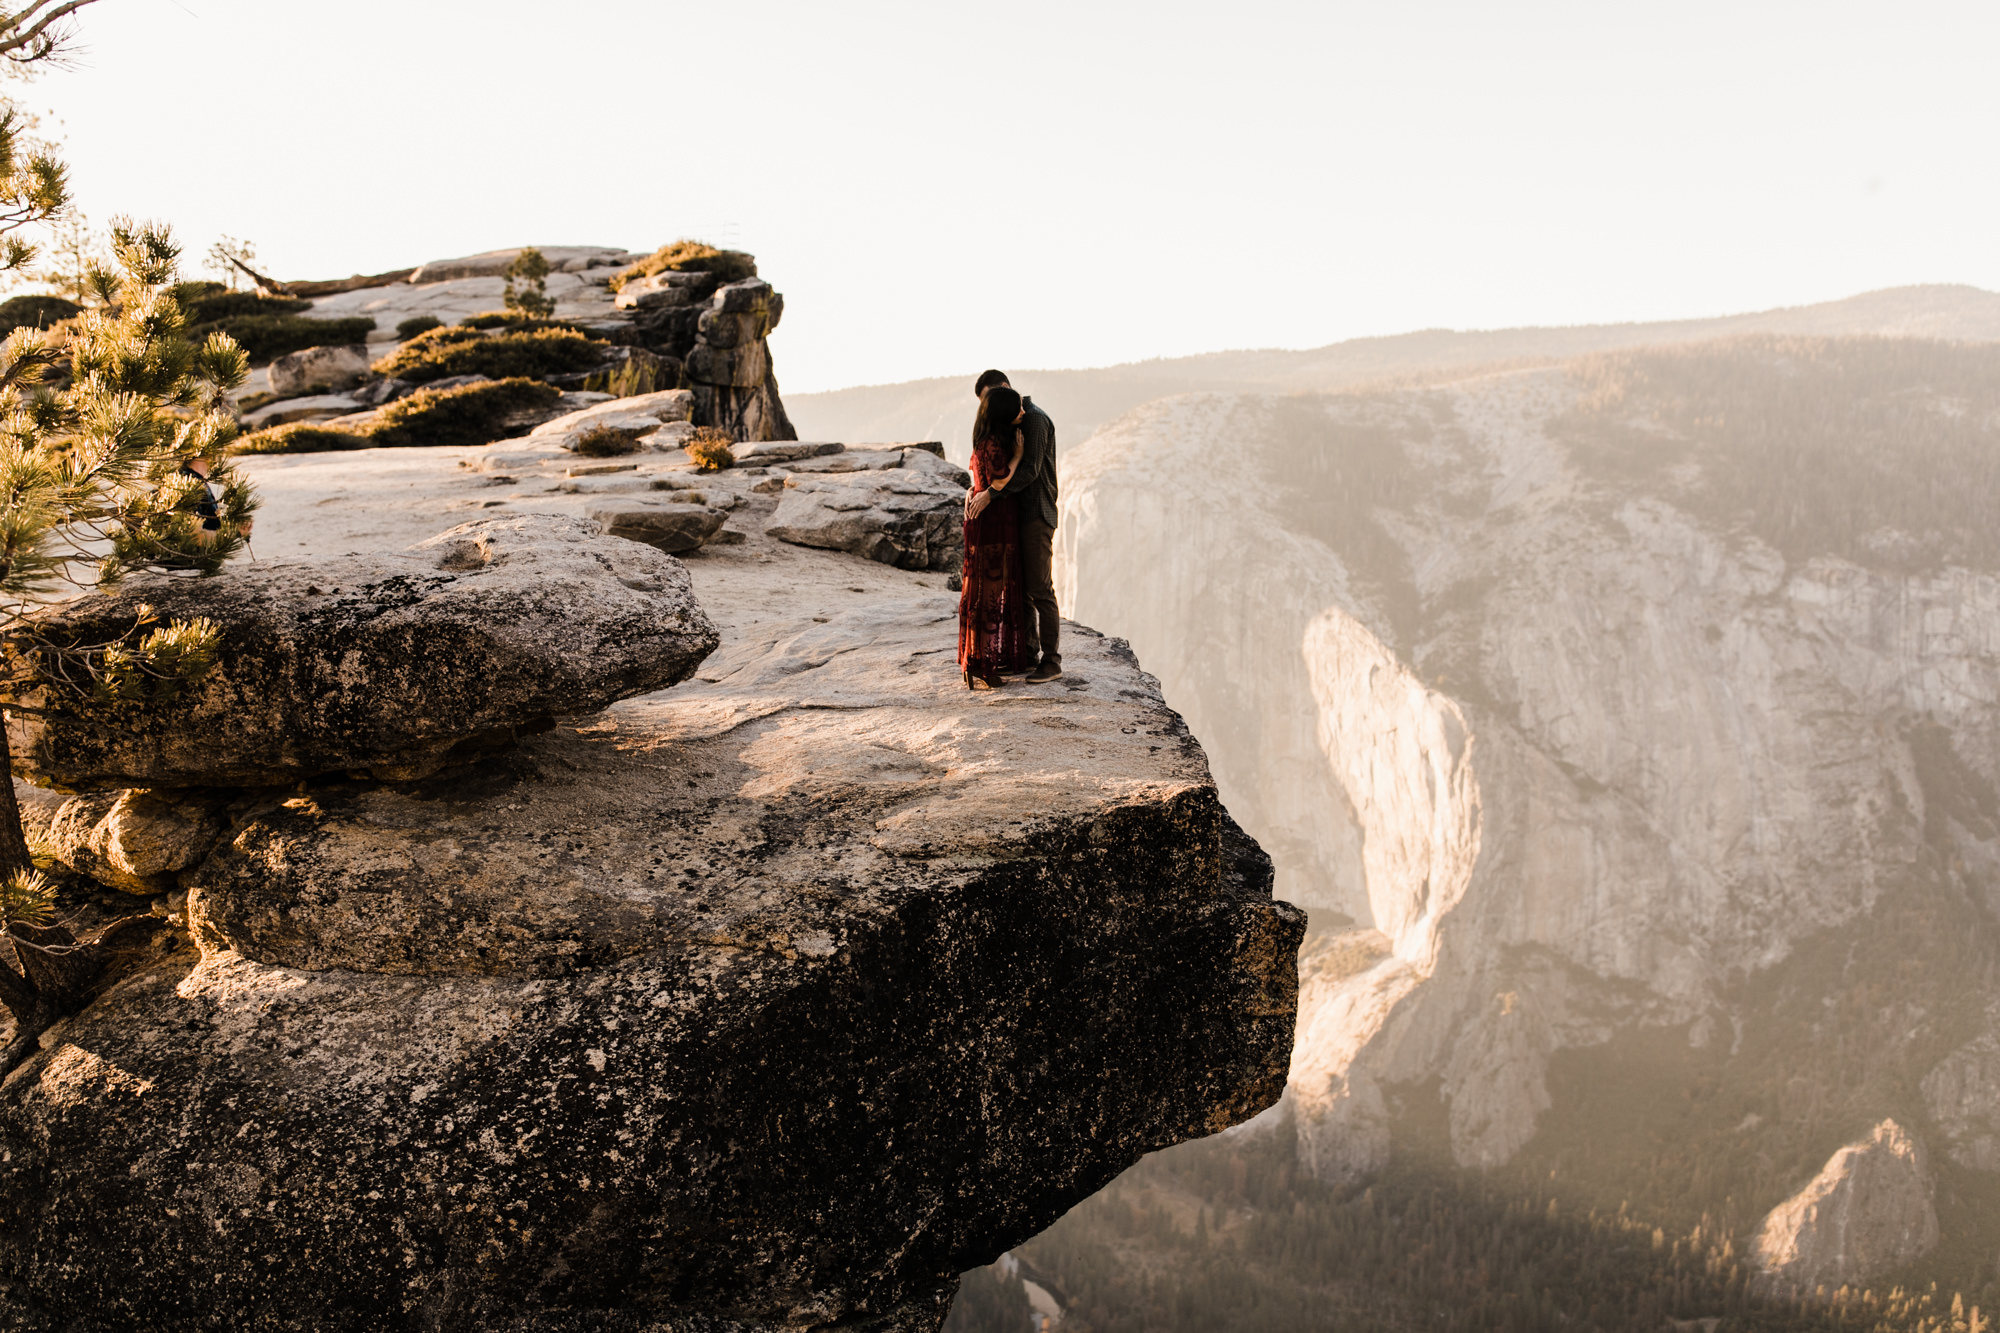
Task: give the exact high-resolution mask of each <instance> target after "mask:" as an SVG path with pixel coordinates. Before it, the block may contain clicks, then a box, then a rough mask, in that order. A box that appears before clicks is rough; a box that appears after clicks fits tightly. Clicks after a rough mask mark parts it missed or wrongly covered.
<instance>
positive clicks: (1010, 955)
mask: <svg viewBox="0 0 2000 1333" xmlns="http://www.w3.org/2000/svg"><path fill="white" fill-rule="evenodd" d="M267 471H268V474H269V475H270V476H271V477H272V478H273V479H274V483H273V505H272V509H273V511H275V512H277V513H280V514H282V513H285V512H286V505H287V504H288V503H289V501H288V500H287V497H286V493H285V489H284V485H283V479H284V477H286V476H287V475H290V474H289V472H288V470H286V469H283V468H271V469H267ZM443 482H444V483H450V484H452V485H456V484H457V483H456V481H455V480H454V479H453V478H452V477H451V476H450V475H449V463H447V468H446V470H445V474H444V476H443ZM383 484H384V485H400V484H401V483H400V482H396V483H383ZM755 498H756V499H757V500H758V501H760V502H761V503H762V506H763V507H762V508H761V509H760V510H758V513H759V514H761V515H763V516H768V514H769V513H770V511H771V502H770V500H769V498H768V497H765V496H762V495H758V496H756V497H755ZM321 512H324V511H321ZM294 530H295V531H300V532H304V531H308V530H309V529H306V528H304V527H303V526H301V527H299V528H296V529H294ZM630 545H631V546H632V549H633V551H634V552H637V553H638V554H640V555H641V556H644V557H646V558H649V559H665V558H664V557H658V556H656V555H655V553H653V552H651V551H650V550H648V549H647V548H645V547H644V546H642V545H639V544H638V543H631V544H630ZM692 561H693V563H694V564H695V565H696V566H697V568H696V569H695V571H694V581H695V583H696V585H697V588H698V591H699V593H700V598H701V603H702V605H703V606H704V607H709V608H713V610H714V614H715V618H716V620H717V622H718V623H719V625H720V626H721V630H722V639H723V642H722V646H721V648H720V649H719V650H718V651H716V652H715V653H714V654H712V655H710V656H709V657H708V658H707V660H706V661H704V662H703V663H702V665H701V667H700V668H699V674H698V675H697V676H695V677H694V678H692V679H690V680H688V681H686V682H685V683H683V684H682V685H680V686H679V687H677V688H675V689H672V690H668V691H664V692H661V693H657V694H652V695H648V696H645V697H642V698H637V699H632V700H628V701H625V702H621V703H618V704H616V705H614V706H613V707H611V708H609V709H608V710H605V711H604V712H602V713H599V714H596V715H594V716H591V717H587V718H582V719H572V720H570V721H569V722H568V723H567V724H565V725H562V726H559V727H557V728H556V729H554V730H552V731H549V732H546V733H543V734H540V735H537V736H534V737H531V738H529V739H527V740H526V741H524V742H522V743H521V744H520V745H519V746H518V747H517V748H514V749H512V750H509V751H506V752H504V753H502V754H500V755H498V756H495V757H490V758H487V759H485V760H482V761H481V762H479V763H476V764H473V765H470V766H456V767H452V768H449V769H447V770H446V771H443V772H441V773H439V774H437V775H434V776H432V777H430V778H428V779H425V780H423V781H415V782H400V783H381V782H365V781H351V780H341V779H333V780H327V781H322V782H318V783H308V784H304V785H294V786H289V787H286V788H280V789H276V790H271V791H268V792H265V793H262V794H261V795H260V794H258V793H241V794H239V795H238V797H237V800H236V802H235V804H233V805H232V806H231V819H232V823H231V825H230V827H229V829H228V830H227V831H226V832H225V834H224V837H223V841H222V842H221V843H220V845H219V846H218V847H217V848H216V850H215V851H214V852H213V854H212V855H210V856H209V857H208V858H207V859H206V860H205V861H204V862H203V863H202V864H200V865H198V866H196V867H195V868H194V869H192V870H190V871H186V872H183V873H182V881H183V882H184V883H185V884H186V885H187V887H188V893H187V898H186V901H185V904H184V906H182V905H181V904H180V903H179V900H178V899H176V898H173V897H171V896H168V897H164V898H162V899H160V900H157V901H160V902H161V903H162V904H163V906H164V910H168V911H176V912H180V913H181V915H179V916H178V917H177V921H178V922H180V923H183V924H185V925H186V927H187V928H188V929H189V930H190V932H191V936H192V941H193V942H192V943H190V944H188V945H187V946H185V947H183V948H182V949H181V950H180V951H179V952H177V953H175V954H174V955H173V956H171V957H170V958H169V959H167V960H166V961H165V962H163V963H160V964H158V965H156V966H153V967H152V968H150V969H149V970H146V971H143V972H141V973H139V974H137V975H135V976H133V977H131V978H129V979H127V980H125V981H123V982H121V983H120V984H118V985H117V986H116V987H114V988H113V989H112V990H111V991H110V992H109V993H108V994H106V995H105V996H103V997H102V998H101V999H100V1000H99V1001H97V1002H96V1003H95V1004H93V1005H92V1006H91V1007H90V1008H89V1009H87V1010H86V1011H85V1012H83V1013H82V1014H80V1015H78V1016H76V1017H75V1018H73V1019H71V1020H68V1021H66V1022H65V1023H62V1024H60V1025H59V1026H57V1027H56V1028H53V1029H51V1030H50V1031H49V1032H48V1033H47V1034H46V1035H45V1036H44V1039H43V1042H42V1051H41V1053H40V1054H38V1055H36V1056H35V1057H33V1058H31V1059H30V1060H29V1061H28V1062H27V1063H26V1064H24V1065H23V1066H21V1067H20V1068H19V1069H18V1070H16V1071H15V1072H14V1073H13V1074H12V1075H11V1076H10V1077H9V1078H8V1080H7V1081H6V1083H5V1084H4V1087H3V1088H0V1199H4V1200H5V1201H6V1207H5V1218H4V1225H0V1307H4V1309H5V1310H6V1312H7V1314H8V1315H9V1317H10V1318H11V1319H12V1320H13V1321H14V1326H16V1327H22V1328H29V1329H47V1330H57V1329H63V1330H67V1329H82V1328H105V1329H110V1328H118V1329H182V1328H188V1327H216V1328H245V1327H255V1328H268V1329H296V1330H306V1329H311V1330H315V1333H318V1331H320V1330H331V1329H356V1330H360V1329H367V1330H378V1329H412V1330H414V1329H423V1330H474V1329H477V1330H485V1329H494V1328H505V1329H510V1330H522V1331H525V1330H556V1329H564V1330H568V1329H581V1328H590V1329H605V1330H633V1331H634V1333H636V1331H637V1330H640V1329H659V1328H667V1329H673V1330H689V1331H691V1330H697V1329H699V1330H705V1331H709V1333H755V1331H757V1330H777V1329H785V1330H799V1331H801V1333H803V1330H806V1329H809V1328H813V1329H817V1328H828V1327H838V1328H856V1329H859V1328H868V1329H875V1330H880V1331H881V1333H894V1331H895V1330H909V1331H910V1333H916V1331H918V1330H924V1331H926V1333H929V1331H931V1330H935V1329H936V1327H937V1325H938V1323H939V1322H940V1321H941V1320H942V1318H943V1316H944V1312H945V1309H946V1308H947V1306H948V1303H949V1299H950V1294H951V1291H952V1289H953V1287H954V1285H955V1282H956V1274H957V1273H958V1272H960V1271H962V1270H964V1269H966V1268H969V1267H972V1266H974V1265H977V1264H981V1263H986V1262H990V1261H991V1260H992V1259H993V1258H994V1257H995V1256H996V1255H997V1254H998V1253H999V1252H1001V1251H1002V1250H1004V1249H1006V1248H1008V1247H1010V1246H1012V1245H1015V1244H1018V1243H1019V1242H1020V1241H1022V1240H1024V1239H1025V1238H1027V1237H1028V1236H1030V1235H1032V1234H1034V1233H1035V1232H1037V1231H1039V1230H1040V1229H1041V1228H1043V1227H1045V1226H1046V1225H1048V1224H1049V1223H1050V1222H1051V1221H1053V1220H1054V1219H1055V1218H1057V1217H1058V1216H1060V1215H1061V1214H1062V1213H1063V1212H1064V1211H1065V1210H1066V1209H1067V1208H1069V1207H1070V1206H1071V1205H1073V1204H1074V1203H1076V1202H1077V1201H1079V1200H1081V1199H1082V1198H1084V1197H1086V1196H1087V1195H1089V1194H1090V1193H1092V1192H1094V1191H1095V1190H1096V1189H1098V1188H1099V1187H1101V1186H1102V1185H1103V1184H1104V1183H1105V1182H1106V1181H1108V1180H1109V1179H1111V1178H1112V1177H1113V1176H1115V1175H1116V1174H1117V1173H1118V1172H1119V1171H1121V1170H1123V1169H1124V1168H1125V1167H1126V1166H1127V1165H1129V1164H1130V1163H1131V1162H1133V1161H1135V1160H1136V1159H1137V1158H1138V1157H1139V1156H1140V1155H1142V1154H1143V1153H1145V1152H1147V1151H1149V1150H1151V1149H1153V1148H1156V1147H1159V1146H1162V1145H1165V1144H1169V1143H1173V1142H1177V1141H1180V1140H1183V1139H1187V1138H1190V1137H1195V1136H1200V1135H1205V1134H1208V1133H1212V1132H1214V1131H1216V1130H1219V1129H1222V1128H1225V1127H1227V1126H1229V1125H1232V1124H1235V1123H1237V1122H1239V1121H1242V1120H1244V1119H1247V1118H1249V1117H1250V1116H1253V1115H1254V1114H1256V1113H1257V1112H1259V1111H1260V1110H1262V1109H1263V1108H1265V1107H1267V1106H1269V1105H1271V1104H1273V1103H1274V1102H1275V1101H1276V1100H1277V1099H1278V1097H1279V1095H1280V1092H1281V1090H1282V1087H1283V1082H1284V1077H1285V1071H1286V1065H1287V1058H1288V1052H1289V1050H1290V1047H1291V1038H1292V1021H1293V1014H1294V1006H1295V1002H1296V970H1295V961H1294V956H1295V951H1296V948H1297V945H1298V941H1299V938H1300V936H1301V933H1302V931H1303V920H1302V916H1301V914H1300V913H1298V912H1297V911H1296V910H1295V909H1292V908H1290V907H1288V906H1286V905H1285V904H1283V903H1276V902H1273V901H1272V898H1271V893H1270V875H1269V864H1268V861H1266V860H1265V858H1264V857H1263V856H1262V854H1261V852H1259V851H1258V849H1257V848H1256V846H1255V844H1253V843H1251V842H1249V840H1248V839H1247V838H1244V837H1243V836H1242V835H1241V834H1240V832H1238V831H1236V829H1235V827H1234V825H1233V824H1232V823H1231V822H1230V820H1229V818H1228V816H1227V815H1226V814H1225V813H1224V811H1223V810H1222V807H1221V805H1220V804H1219V802H1218V801H1217V799H1216V794H1215V788H1214V785H1213V783H1212V781H1211V779H1210V777H1209V774H1208V768H1207V764H1206V761H1205V759H1204V756H1203V754H1202V751H1201V749H1200V747H1199V746H1198V745H1197V744H1196V742H1195V740H1194V738H1193V737H1192V736H1191V735H1190V734H1189V733H1188V731H1187V729H1186V728H1185V727H1184V726H1183V725H1182V724H1181V722H1180V719H1179V718H1178V716H1177V715H1175V714H1174V713H1173V712H1171V711H1170V710H1168V709H1167V708H1166V707H1165V706H1164V705H1163V704H1162V703H1161V701H1160V697H1159V692H1158V686H1157V682H1155V681H1154V680H1153V679H1152V678H1151V677H1150V676H1148V675H1147V674H1146V673H1144V672H1143V671H1141V670H1140V668H1139V665H1138V663H1137V662H1136V661H1135V660H1134V659H1133V657H1132V655H1131V653H1130V652H1129V650H1127V649H1126V647H1125V646H1124V645H1123V644H1122V643H1121V642H1119V641H1116V640H1108V639H1105V638H1103V637H1101V636H1099V635H1096V634H1095V633H1093V632H1091V631H1088V630H1085V629H1082V628H1080V627H1072V629H1071V631H1070V632H1071V639H1070V641H1069V642H1068V643H1067V644H1066V653H1065V657H1066V667H1067V674H1066V675H1065V677H1064V679H1063V680H1062V681H1061V682H1059V683H1057V684H1055V685H1051V686H1048V687H1039V688H1036V689H1033V690H1030V689H1028V688H1026V687H1020V686H1016V687H1013V688H1010V689H1008V690H1003V691H996V692H990V693H989V692H981V693H977V694H975V693H972V692H969V691H967V690H965V689H964V687H963V685H962V683H961V682H960V680H959V678H958V675H957V672H956V670H955V662H954V660H953V655H952V648H953V645H954V644H955V615H954V610H953V605H954V603H953V599H952V598H951V597H950V595H949V594H947V593H945V592H944V591H943V590H942V588H941V587H939V586H937V585H938V584H941V583H942V579H941V578H940V577H938V576H935V575H933V576H930V577H929V578H928V579H927V578H925V577H923V576H922V575H919V574H915V573H911V572H907V571H902V570H896V569H891V568H889V567H886V566H883V565H879V564H874V563H872V562H869V561H866V560H864V559H860V558H858V557H853V556H847V555H838V554H828V553H824V552H812V551H804V550H801V549H799V548H795V547H788V546H785V545H784V544H782V543H777V542H774V541H772V540H770V539H769V538H766V537H765V536H763V534H762V533H761V531H758V532H756V533H754V534H753V536H752V537H751V538H750V539H749V540H747V541H746V542H744V543H742V544H739V545H734V546H731V547H728V548H724V549H723V550H721V551H719V552H717V553H715V554H713V555H709V554H703V555H701V556H698V557H693V558H692Z"/></svg>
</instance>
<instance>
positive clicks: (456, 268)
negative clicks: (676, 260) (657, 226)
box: [408, 245, 644, 286]
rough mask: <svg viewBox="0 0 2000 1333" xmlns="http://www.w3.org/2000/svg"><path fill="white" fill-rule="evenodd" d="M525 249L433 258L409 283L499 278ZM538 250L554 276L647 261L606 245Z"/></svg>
mask: <svg viewBox="0 0 2000 1333" xmlns="http://www.w3.org/2000/svg"><path fill="white" fill-rule="evenodd" d="M525 248H526V247H524V246H518V245H517V246H515V247H513V248H512V249H508V250H487V251H484V252H483V253H480V254H476V255H465V256H462V257H461V258H458V259H433V260H431V261H430V262H429V263H427V264H423V265H420V266H419V267H418V268H417V270H416V271H415V272H413V273H411V274H410V276H409V279H408V281H409V282H410V284H411V285H412V286H422V285H425V284H428V283H433V282H450V281H452V280H453V279H456V278H497V277H500V276H501V275H503V274H504V273H506V271H507V266H508V265H509V264H512V263H513V262H514V261H515V260H516V259H517V258H519V257H520V254H521V251H522V250H523V249H525ZM536 248H537V249H538V250H540V251H541V254H542V258H543V259H546V260H547V261H548V262H549V270H550V272H551V273H585V272H588V271H589V270H591V269H608V270H611V271H613V272H616V271H617V270H618V269H621V268H623V267H625V266H626V265H627V264H630V263H632V262H634V261H635V260H638V259H642V258H644V256H643V255H636V254H633V253H631V252H630V251H626V250H620V249H618V248H617V247H615V246H605V245H544V246H537V247H536Z"/></svg>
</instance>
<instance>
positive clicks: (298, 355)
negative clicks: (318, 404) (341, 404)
mask: <svg viewBox="0 0 2000 1333" xmlns="http://www.w3.org/2000/svg"><path fill="white" fill-rule="evenodd" d="M374 362H375V358H374V357H372V356H370V355H369V354H368V348H367V345H366V344H364V343H352V344H349V345H345V346H338V347H308V348H306V349H305V350H304V351H302V352H289V353H287V354H286V355H284V356H281V357H279V358H278V359H277V360H276V361H273V362H272V363H271V392H272V393H275V394H277V395H278V396H280V397H282V398H292V397H296V396H298V395H300V394H307V393H311V392H313V391H314V389H315V387H316V386H317V387H318V391H319V392H321V393H326V392H329V391H332V392H339V391H341V390H344V389H351V388H353V387H354V386H355V385H357V384H359V383H361V381H362V380H364V379H366V378H367V377H368V374H369V369H370V367H371V366H373V364H374Z"/></svg>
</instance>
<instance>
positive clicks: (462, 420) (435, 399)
mask: <svg viewBox="0 0 2000 1333" xmlns="http://www.w3.org/2000/svg"><path fill="white" fill-rule="evenodd" d="M561 397H562V391H561V390H559V389H555V388H552V387H551V386H549V385H546V384H540V383H537V382H536V381H534V380H531V379H520V378H515V379H502V380H492V381H489V382H487V383H485V384H462V385H460V386H459V387H458V388H456V389H443V390H439V389H419V390H417V391H416V392H415V393H413V394H411V395H410V396H409V397H408V398H398V399H397V400H396V401H395V402H393V403H390V404H389V405H388V406H387V407H385V408H383V409H382V410H381V412H380V414H379V415H378V416H377V417H376V418H375V421H374V424H373V425H372V426H370V427H369V430H368V442H369V445H370V446H371V447H374V448H382V449H401V448H410V447H413V446H433V447H438V446H449V445H480V444H491V443H493V441H495V440H503V439H505V438H507V436H508V435H509V434H511V433H512V432H513V430H514V423H513V418H516V417H519V416H522V415H524V414H527V413H532V412H540V411H546V410H547V409H548V408H551V407H554V406H555V405H556V402H557V401H558V400H559V399H560V398H561Z"/></svg>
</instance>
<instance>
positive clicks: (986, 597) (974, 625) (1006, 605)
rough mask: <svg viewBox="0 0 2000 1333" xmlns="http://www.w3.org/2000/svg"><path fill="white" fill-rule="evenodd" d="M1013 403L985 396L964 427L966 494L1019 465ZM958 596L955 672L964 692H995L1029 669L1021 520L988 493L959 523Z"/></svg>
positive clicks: (998, 388)
mask: <svg viewBox="0 0 2000 1333" xmlns="http://www.w3.org/2000/svg"><path fill="white" fill-rule="evenodd" d="M1020 419H1021V395H1020V394H1018V393H1016V392H1015V391H1014V390H1013V389H1012V388H1010V387H1009V386H1007V385H1005V384H997V385H995V386H994V387H992V388H990V389H988V390H987V391H986V394H985V396H984V397H982V398H981V399H980V400H979V416H978V417H977V418H976V419H975V420H974V421H973V423H972V493H973V494H974V495H977V494H978V493H979V492H980V491H983V490H986V489H987V488H988V487H990V486H992V485H993V484H994V483H995V482H1005V481H1007V480H1008V479H1009V478H1011V477H1012V476H1013V475H1014V469H1015V468H1016V467H1018V466H1019V465H1020V462H1021V447H1022V442H1021V431H1020V427H1019V426H1018V424H1017V423H1018V422H1019V421H1020ZM962 577H963V579H964V584H963V590H962V591H961V592H960V593H959V595H958V665H959V669H960V670H962V671H963V672H965V686H966V688H967V689H974V690H976V689H980V688H982V687H983V688H986V689H997V688H999V686H1001V685H1002V684H1004V683H1005V682H1004V681H1003V680H1002V679H1001V678H1002V677H1003V676H1004V675H1005V674H1006V673H1007V672H1009V671H1026V670H1027V669H1028V668H1029V667H1031V666H1033V665H1034V662H1033V660H1032V658H1031V656H1030V654H1029V652H1028V594H1027V576H1026V572H1025V570H1024V568H1023V566H1022V564H1021V516H1020V512H1019V509H1018V507H1017V504H1016V501H1015V499H1014V497H1013V496H1011V495H1009V494H1007V492H1006V491H1005V490H1004V489H1002V490H999V491H995V492H994V493H993V497H992V499H991V500H989V501H988V502H987V504H986V507H985V508H984V509H983V510H982V511H981V512H980V514H979V516H978V517H977V518H967V519H966V520H965V570H964V574H963V576H962Z"/></svg>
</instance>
